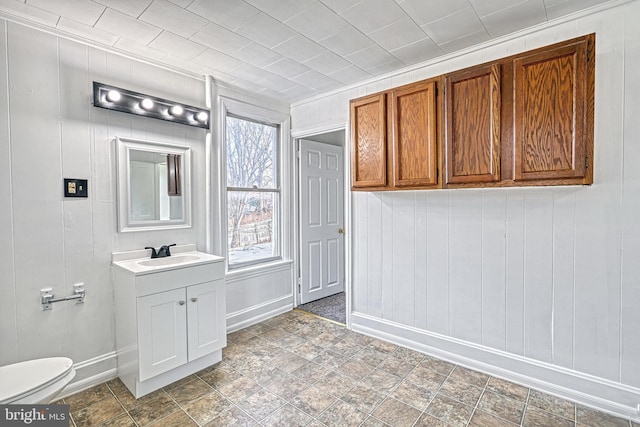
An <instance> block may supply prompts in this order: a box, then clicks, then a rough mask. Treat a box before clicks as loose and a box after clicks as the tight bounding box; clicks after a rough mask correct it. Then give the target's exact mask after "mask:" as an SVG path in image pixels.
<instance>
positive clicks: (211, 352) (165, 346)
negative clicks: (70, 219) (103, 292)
mask: <svg viewBox="0 0 640 427" xmlns="http://www.w3.org/2000/svg"><path fill="white" fill-rule="evenodd" d="M171 252H172V255H171V256H169V257H164V258H153V259H150V258H149V257H148V251H132V252H119V253H114V254H113V262H112V266H113V267H112V270H113V285H114V289H115V317H116V318H115V321H116V322H115V323H116V351H117V360H118V376H119V377H120V379H121V380H122V382H123V383H124V384H125V385H126V386H127V387H128V388H129V390H130V391H131V393H132V394H133V395H134V396H135V397H136V398H139V397H141V396H144V395H145V394H148V393H150V392H152V391H154V390H157V389H159V388H161V387H164V386H165V385H168V384H171V383H172V382H174V381H177V380H179V379H181V378H184V377H186V376H188V375H191V374H193V373H195V372H197V371H199V370H201V369H204V368H206V367H207V366H210V365H212V364H214V363H217V362H219V361H221V360H222V348H223V347H225V346H226V344H227V336H226V320H225V312H226V310H225V289H224V258H222V257H218V256H214V255H210V254H206V253H202V252H197V251H196V247H195V245H181V246H176V247H175V248H173V249H172V251H171Z"/></svg>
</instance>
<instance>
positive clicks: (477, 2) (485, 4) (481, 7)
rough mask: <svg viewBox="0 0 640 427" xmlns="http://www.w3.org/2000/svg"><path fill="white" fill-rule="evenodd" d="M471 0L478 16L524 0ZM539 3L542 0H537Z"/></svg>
mask: <svg viewBox="0 0 640 427" xmlns="http://www.w3.org/2000/svg"><path fill="white" fill-rule="evenodd" d="M469 1H470V2H471V6H473V8H474V9H475V11H476V12H477V14H478V16H480V17H482V16H486V15H490V14H492V13H496V12H498V11H499V10H502V9H506V8H508V7H511V6H515V5H516V4H518V3H520V2H523V1H525V0H469ZM538 1H539V2H540V3H542V2H543V0H538Z"/></svg>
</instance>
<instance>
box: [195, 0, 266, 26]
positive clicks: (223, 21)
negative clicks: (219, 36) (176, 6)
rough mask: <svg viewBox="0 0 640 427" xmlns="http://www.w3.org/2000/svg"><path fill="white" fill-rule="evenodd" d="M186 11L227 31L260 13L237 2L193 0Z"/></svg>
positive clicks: (233, 0) (243, 3)
mask: <svg viewBox="0 0 640 427" xmlns="http://www.w3.org/2000/svg"><path fill="white" fill-rule="evenodd" d="M187 10H190V11H191V12H193V13H197V14H198V15H200V16H203V17H205V18H207V19H208V20H210V21H213V22H215V23H217V24H220V25H222V26H223V27H225V28H228V29H229V30H235V29H236V28H238V27H239V26H241V25H243V24H245V23H247V22H248V21H249V20H250V19H251V18H253V17H254V16H256V15H257V14H258V13H260V11H259V10H258V9H256V8H255V7H253V6H251V5H250V4H247V3H245V2H243V1H239V0H231V1H230V0H195V1H194V2H193V3H191V4H190V5H189V7H187Z"/></svg>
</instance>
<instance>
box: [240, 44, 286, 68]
mask: <svg viewBox="0 0 640 427" xmlns="http://www.w3.org/2000/svg"><path fill="white" fill-rule="evenodd" d="M232 56H233V57H234V58H237V59H239V60H241V61H243V62H246V63H248V64H251V65H255V66H256V67H260V68H262V67H266V66H267V65H269V64H273V63H274V62H277V61H279V60H281V59H282V55H280V54H279V53H277V52H274V51H273V50H271V49H267V48H266V47H264V46H261V45H259V44H258V43H255V42H251V43H249V44H248V45H246V46H244V47H243V48H242V49H239V50H237V51H235V52H233V54H232Z"/></svg>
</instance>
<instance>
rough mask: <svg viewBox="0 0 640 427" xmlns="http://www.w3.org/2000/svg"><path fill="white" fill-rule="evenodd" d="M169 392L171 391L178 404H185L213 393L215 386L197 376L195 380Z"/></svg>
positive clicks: (168, 391) (169, 391)
mask: <svg viewBox="0 0 640 427" xmlns="http://www.w3.org/2000/svg"><path fill="white" fill-rule="evenodd" d="M167 393H169V395H170V396H171V397H172V398H173V400H175V401H176V403H177V404H178V405H180V406H184V405H185V404H187V403H189V402H190V401H192V400H196V399H198V398H200V397H202V396H204V395H205V394H209V393H213V388H212V387H211V386H210V385H209V384H207V383H206V382H204V381H202V380H201V379H200V378H196V379H195V380H194V381H191V382H189V383H187V384H184V385H183V386H182V387H176V388H173V389H171V390H167Z"/></svg>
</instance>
